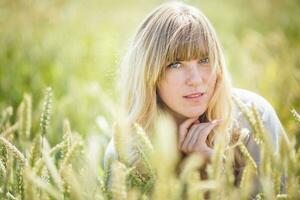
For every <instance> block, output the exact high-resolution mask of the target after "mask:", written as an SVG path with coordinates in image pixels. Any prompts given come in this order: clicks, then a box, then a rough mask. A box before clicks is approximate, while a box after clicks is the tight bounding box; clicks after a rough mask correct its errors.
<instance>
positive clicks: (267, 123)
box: [232, 88, 284, 152]
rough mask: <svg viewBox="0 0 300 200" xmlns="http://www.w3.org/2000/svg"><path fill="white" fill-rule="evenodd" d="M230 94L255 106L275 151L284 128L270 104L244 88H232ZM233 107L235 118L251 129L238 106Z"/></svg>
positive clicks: (247, 104) (246, 104) (245, 103)
mask: <svg viewBox="0 0 300 200" xmlns="http://www.w3.org/2000/svg"><path fill="white" fill-rule="evenodd" d="M232 96H233V97H234V98H236V99H237V100H239V101H240V102H241V103H242V104H243V105H245V106H246V107H248V108H250V107H251V106H252V105H254V106H255V107H256V109H257V110H258V112H259V114H260V117H261V119H262V121H263V125H264V127H265V129H266V131H267V133H268V135H269V136H270V138H271V141H272V144H273V146H274V151H275V152H277V151H278V146H279V138H280V136H281V134H282V133H283V132H284V130H283V127H282V125H281V122H280V120H279V118H278V116H277V114H276V111H275V109H274V108H273V107H272V105H271V104H270V103H269V102H268V101H267V100H266V99H265V98H264V97H262V96H261V95H259V94H257V93H254V92H251V91H249V90H245V89H239V88H233V89H232ZM233 109H234V111H233V114H234V118H235V119H237V120H238V121H239V122H240V124H241V125H242V126H245V127H247V128H249V129H250V130H251V127H250V126H249V123H248V122H247V119H245V117H244V116H243V113H242V112H241V110H240V108H239V107H238V106H236V105H234V108H233ZM250 138H251V137H250ZM248 143H249V142H248ZM250 143H251V141H250Z"/></svg>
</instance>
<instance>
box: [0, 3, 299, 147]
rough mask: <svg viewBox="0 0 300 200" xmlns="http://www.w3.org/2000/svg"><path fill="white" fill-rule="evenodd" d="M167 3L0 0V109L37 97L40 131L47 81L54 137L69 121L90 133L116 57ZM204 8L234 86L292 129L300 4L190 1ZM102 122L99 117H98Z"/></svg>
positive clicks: (110, 103) (109, 105) (111, 88)
mask: <svg viewBox="0 0 300 200" xmlns="http://www.w3.org/2000/svg"><path fill="white" fill-rule="evenodd" d="M163 2H165V1H158V0H153V1H146V0H126V1H125V0H123V1H122V0H106V1H104V0H98V1H96V0H85V1H83V0H72V1H71V0H39V1H38V0H0V38H1V39H0V110H2V109H4V108H5V107H7V106H9V105H12V106H13V107H14V109H15V110H16V109H17V107H18V104H19V103H20V102H21V100H22V98H23V94H24V93H30V94H31V95H32V98H33V107H34V112H33V120H34V123H33V124H34V125H35V126H34V127H33V129H34V130H35V131H38V128H39V127H38V125H39V123H38V120H39V116H40V112H41V102H42V100H43V97H44V91H45V88H46V87H47V86H51V87H52V88H53V91H54V102H53V113H52V120H51V121H52V122H51V129H50V131H49V137H50V141H51V142H52V143H56V142H57V141H58V140H60V139H61V135H62V123H63V119H64V118H68V119H69V120H70V122H71V125H72V127H73V129H75V130H76V131H78V132H79V133H81V134H82V135H87V134H91V133H99V132H100V131H101V129H100V128H101V124H102V126H103V123H102V120H101V119H102V118H101V116H103V117H105V118H106V119H107V120H108V124H111V123H112V121H113V114H112V113H116V114H117V111H115V106H114V103H116V102H117V101H118V94H117V92H116V90H115V85H116V84H115V83H116V81H117V79H116V72H117V69H118V65H119V61H120V59H121V57H122V55H123V54H124V52H125V51H126V47H127V44H128V41H129V40H130V38H131V37H132V35H133V33H134V32H135V30H136V29H137V27H138V25H139V24H140V23H141V21H142V19H143V18H144V17H145V16H146V15H147V14H148V13H149V12H150V11H151V10H152V9H153V8H155V7H156V6H157V5H159V4H161V3H163ZM186 2H188V3H190V4H192V5H195V6H197V7H199V8H200V9H202V10H203V12H204V13H205V14H206V15H207V16H208V18H209V19H210V20H211V22H212V23H213V25H214V27H215V29H216V31H217V33H218V36H219V38H220V40H221V43H222V45H223V47H224V52H225V54H226V59H227V62H228V67H229V70H230V72H231V75H232V80H233V83H234V85H235V86H236V87H242V88H245V89H249V90H252V91H255V92H257V93H259V94H261V95H262V96H264V97H265V98H266V99H267V100H269V101H270V103H271V104H272V105H273V106H274V107H275V110H276V111H277V113H278V115H279V118H280V119H281V121H282V123H283V125H284V127H285V129H286V130H287V131H288V132H289V134H297V133H299V134H298V143H299V142H300V130H299V126H297V124H296V122H295V120H294V119H293V118H292V115H291V112H290V110H291V109H292V108H295V109H296V110H297V111H298V112H299V111H300V12H299V10H300V1H299V0H288V1H282V0H261V1H255V0H247V1H246V0H226V1H220V0H210V1H208V0H207V1H204V0H198V1H186ZM97 119H98V120H97Z"/></svg>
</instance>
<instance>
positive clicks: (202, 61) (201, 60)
mask: <svg viewBox="0 0 300 200" xmlns="http://www.w3.org/2000/svg"><path fill="white" fill-rule="evenodd" d="M199 63H200V64H208V63H209V59H208V57H205V58H201V59H200V60H199Z"/></svg>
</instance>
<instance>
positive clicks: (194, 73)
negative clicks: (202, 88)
mask: <svg viewBox="0 0 300 200" xmlns="http://www.w3.org/2000/svg"><path fill="white" fill-rule="evenodd" d="M186 70H187V72H186V84H187V85H189V86H192V87H197V86H199V85H201V84H203V83H204V80H203V77H202V74H201V73H200V70H199V67H198V63H197V62H190V63H188V64H187V67H186Z"/></svg>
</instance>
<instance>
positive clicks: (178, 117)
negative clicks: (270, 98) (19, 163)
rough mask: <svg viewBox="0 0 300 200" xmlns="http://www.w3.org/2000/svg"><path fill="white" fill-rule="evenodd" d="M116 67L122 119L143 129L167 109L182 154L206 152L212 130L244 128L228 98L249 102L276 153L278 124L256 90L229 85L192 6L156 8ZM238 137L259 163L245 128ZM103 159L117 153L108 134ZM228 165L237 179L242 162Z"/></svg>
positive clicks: (210, 33)
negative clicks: (242, 137)
mask: <svg viewBox="0 0 300 200" xmlns="http://www.w3.org/2000/svg"><path fill="white" fill-rule="evenodd" d="M120 72H121V73H120V75H121V79H120V80H121V81H120V83H121V86H122V87H123V89H122V90H121V91H122V106H123V108H124V110H125V116H126V120H127V121H128V123H129V124H133V123H138V124H140V125H141V126H142V127H143V128H144V129H145V130H146V131H148V132H151V131H150V130H151V129H152V127H153V126H154V124H153V123H154V119H155V116H156V115H157V114H158V112H159V110H163V111H166V112H168V113H169V114H171V116H172V117H173V118H174V121H175V122H176V124H177V127H178V148H179V149H180V150H181V152H182V154H183V157H184V156H185V155H189V154H190V153H193V152H198V153H199V154H201V155H203V156H205V157H208V158H210V157H211V155H212V154H213V152H214V148H213V146H214V139H215V138H216V136H218V135H224V136H225V135H230V134H232V131H233V129H234V128H233V127H236V126H238V127H239V128H248V129H249V130H251V128H250V125H249V123H248V122H247V120H246V119H245V118H244V117H243V115H242V114H241V111H240V110H239V108H238V106H236V105H235V104H234V103H232V97H234V98H236V99H238V101H240V102H242V103H243V104H245V105H252V104H254V106H255V107H256V108H257V109H258V111H259V113H260V114H261V117H262V120H263V123H264V125H265V128H266V129H267V130H268V133H269V136H270V137H271V139H272V144H273V147H274V152H276V151H278V141H279V137H280V134H281V133H282V132H283V128H282V126H281V123H280V121H279V119H278V117H277V115H276V113H275V111H274V109H273V108H272V106H271V105H270V104H269V103H268V102H267V101H266V100H265V99H264V98H262V97H261V96H259V95H257V94H255V93H253V92H250V91H247V90H242V89H236V88H232V86H231V83H230V80H229V76H228V72H227V67H226V63H225V60H224V55H223V52H222V48H221V45H220V43H219V41H218V39H217V35H216V33H215V30H214V28H213V27H212V25H211V23H210V22H209V20H208V19H207V18H206V16H205V15H204V14H203V13H202V12H201V11H200V10H199V9H197V8H195V7H192V6H189V5H186V4H184V3H179V2H171V3H166V4H163V5H161V6H159V7H158V8H156V9H155V10H154V11H153V12H152V13H150V15H149V16H148V17H146V19H145V20H144V22H143V23H142V25H141V26H140V27H139V29H138V31H137V33H136V35H135V37H134V39H133V41H132V43H131V46H130V48H129V50H128V52H127V54H126V56H125V58H124V60H123V62H122V64H121V71H120ZM244 142H245V145H246V147H247V148H248V151H249V153H250V154H251V155H252V157H253V158H254V160H255V161H256V163H257V164H259V160H260V158H259V148H258V145H257V144H256V143H255V142H254V138H253V136H252V134H251V132H250V134H249V137H247V138H246V140H245V141H244ZM110 157H113V158H115V159H117V157H118V156H117V153H116V151H115V148H114V142H113V140H112V141H111V142H110V144H109V146H108V148H107V151H106V155H105V161H104V162H105V165H107V160H108V158H110ZM240 164H241V163H240ZM235 167H236V179H237V182H238V179H239V177H240V175H241V171H242V169H243V167H242V165H239V163H237V164H236V166H235Z"/></svg>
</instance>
